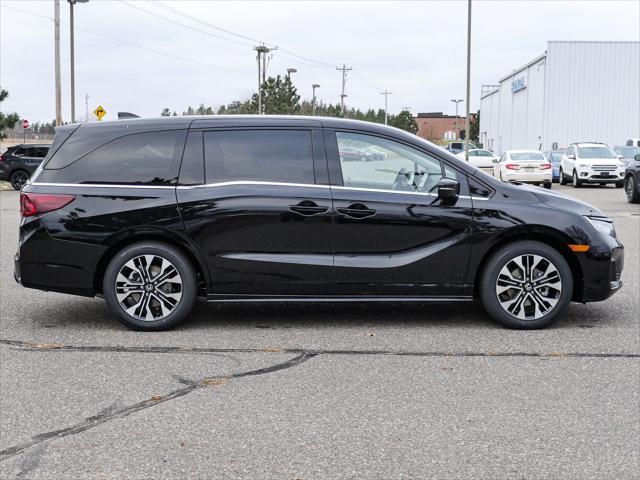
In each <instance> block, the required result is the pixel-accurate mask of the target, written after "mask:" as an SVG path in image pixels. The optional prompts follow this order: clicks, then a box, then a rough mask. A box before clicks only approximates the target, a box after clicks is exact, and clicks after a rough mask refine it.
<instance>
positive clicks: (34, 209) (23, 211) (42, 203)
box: [20, 193, 76, 217]
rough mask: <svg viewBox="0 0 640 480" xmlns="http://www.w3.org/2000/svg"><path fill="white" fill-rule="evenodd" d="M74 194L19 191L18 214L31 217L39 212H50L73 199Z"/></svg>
mask: <svg viewBox="0 0 640 480" xmlns="http://www.w3.org/2000/svg"><path fill="white" fill-rule="evenodd" d="M75 198H76V196H75V195H58V194H55V193H20V215H22V216H23V217H32V216H33V215H39V214H41V213H46V212H52V211H54V210H58V209H59V208H62V207H64V206H65V205H68V204H69V203H71V202H73V201H74V200H75Z"/></svg>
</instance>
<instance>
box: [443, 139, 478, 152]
mask: <svg viewBox="0 0 640 480" xmlns="http://www.w3.org/2000/svg"><path fill="white" fill-rule="evenodd" d="M472 148H478V146H477V145H476V144H475V143H473V142H469V149H472ZM446 150H449V151H450V152H451V153H454V154H456V153H460V152H463V151H464V140H456V141H454V142H449V144H448V145H447V146H446Z"/></svg>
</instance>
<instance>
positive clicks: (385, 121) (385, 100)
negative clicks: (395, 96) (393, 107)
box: [380, 89, 392, 125]
mask: <svg viewBox="0 0 640 480" xmlns="http://www.w3.org/2000/svg"><path fill="white" fill-rule="evenodd" d="M391 93H392V92H388V91H387V90H386V89H385V91H384V92H380V95H384V124H385V125H387V97H388V96H389V95H391Z"/></svg>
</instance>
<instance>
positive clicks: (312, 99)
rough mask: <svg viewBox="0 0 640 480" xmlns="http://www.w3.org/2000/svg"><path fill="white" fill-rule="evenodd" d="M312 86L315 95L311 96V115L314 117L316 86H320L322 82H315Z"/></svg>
mask: <svg viewBox="0 0 640 480" xmlns="http://www.w3.org/2000/svg"><path fill="white" fill-rule="evenodd" d="M311 88H313V95H312V96H311V116H312V117H313V116H314V115H315V114H316V88H320V84H318V83H314V84H313V85H311Z"/></svg>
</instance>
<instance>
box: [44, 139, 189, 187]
mask: <svg viewBox="0 0 640 480" xmlns="http://www.w3.org/2000/svg"><path fill="white" fill-rule="evenodd" d="M185 135H186V133H185V131H184V130H171V131H164V132H148V133H136V134H133V135H127V136H125V137H120V138H117V139H115V140H113V141H111V142H109V143H107V144H105V145H103V146H102V147H100V148H98V149H96V150H94V151H93V152H91V153H89V154H87V155H85V156H84V157H82V158H80V159H79V160H77V161H75V162H73V163H71V164H69V165H67V166H66V167H64V168H60V169H58V170H43V171H42V173H41V174H40V176H39V177H38V181H39V182H43V183H119V184H141V185H171V184H174V183H176V181H177V177H178V168H179V159H180V157H181V156H182V149H183V147H184V141H185Z"/></svg>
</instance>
